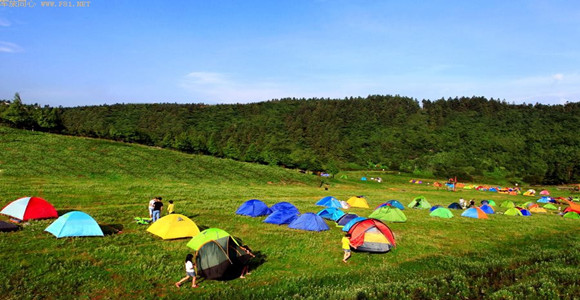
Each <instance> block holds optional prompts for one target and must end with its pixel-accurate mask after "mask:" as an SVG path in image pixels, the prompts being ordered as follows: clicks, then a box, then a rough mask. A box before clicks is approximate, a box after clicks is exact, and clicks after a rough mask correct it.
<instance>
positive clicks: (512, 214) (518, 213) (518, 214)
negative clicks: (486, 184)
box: [503, 207, 522, 216]
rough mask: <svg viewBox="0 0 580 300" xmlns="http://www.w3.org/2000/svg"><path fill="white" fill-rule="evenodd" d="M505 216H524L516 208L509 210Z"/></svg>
mask: <svg viewBox="0 0 580 300" xmlns="http://www.w3.org/2000/svg"><path fill="white" fill-rule="evenodd" d="M503 214H504V215H507V216H522V213H521V212H520V210H519V209H517V208H515V207H512V208H508V210H506V211H505V212H504V213H503Z"/></svg>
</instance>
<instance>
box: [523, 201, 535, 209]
mask: <svg viewBox="0 0 580 300" xmlns="http://www.w3.org/2000/svg"><path fill="white" fill-rule="evenodd" d="M533 203H534V202H532V201H528V202H524V204H522V205H521V206H520V207H523V208H526V209H527V208H528V205H530V204H533Z"/></svg>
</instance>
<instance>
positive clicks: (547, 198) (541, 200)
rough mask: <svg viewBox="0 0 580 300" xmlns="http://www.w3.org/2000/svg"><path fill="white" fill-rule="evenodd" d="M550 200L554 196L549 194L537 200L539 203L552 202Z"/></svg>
mask: <svg viewBox="0 0 580 300" xmlns="http://www.w3.org/2000/svg"><path fill="white" fill-rule="evenodd" d="M550 200H552V198H550V197H548V196H544V197H542V198H540V199H538V200H537V201H536V202H537V203H550Z"/></svg>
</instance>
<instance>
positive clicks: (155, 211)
mask: <svg viewBox="0 0 580 300" xmlns="http://www.w3.org/2000/svg"><path fill="white" fill-rule="evenodd" d="M161 208H163V202H161V198H157V201H155V203H153V216H152V219H151V222H155V221H157V220H159V217H160V216H161Z"/></svg>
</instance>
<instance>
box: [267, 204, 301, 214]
mask: <svg viewBox="0 0 580 300" xmlns="http://www.w3.org/2000/svg"><path fill="white" fill-rule="evenodd" d="M270 210H272V212H276V211H279V210H286V211H291V212H293V213H295V214H300V211H298V208H296V206H294V204H292V203H289V202H278V203H276V204H274V205H272V206H271V207H270Z"/></svg>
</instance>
